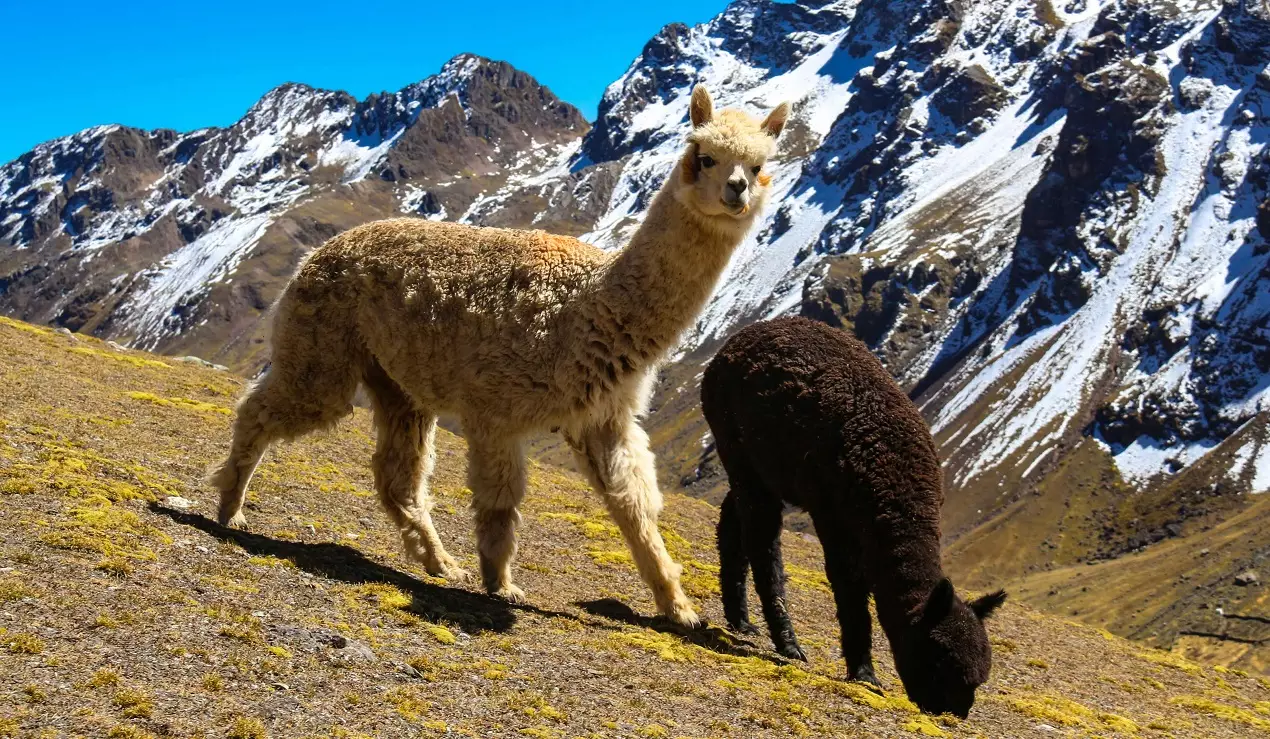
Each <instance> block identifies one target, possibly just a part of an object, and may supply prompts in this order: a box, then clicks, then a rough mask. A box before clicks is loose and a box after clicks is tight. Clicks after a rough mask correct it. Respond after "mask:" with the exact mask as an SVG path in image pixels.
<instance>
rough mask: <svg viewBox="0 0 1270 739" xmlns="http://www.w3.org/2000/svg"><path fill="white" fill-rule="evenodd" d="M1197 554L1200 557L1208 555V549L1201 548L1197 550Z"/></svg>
mask: <svg viewBox="0 0 1270 739" xmlns="http://www.w3.org/2000/svg"><path fill="white" fill-rule="evenodd" d="M1199 556H1201V557H1207V556H1208V550H1207V549H1201V550H1199Z"/></svg>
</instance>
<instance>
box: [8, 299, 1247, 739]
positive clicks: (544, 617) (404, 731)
mask: <svg viewBox="0 0 1270 739" xmlns="http://www.w3.org/2000/svg"><path fill="white" fill-rule="evenodd" d="M241 384H242V383H241V380H239V379H238V378H235V377H234V376H232V375H229V374H227V373H223V372H217V371H214V370H211V369H206V368H204V367H201V366H197V365H193V364H185V363H182V362H179V361H177V360H173V359H169V358H160V357H153V356H150V355H145V354H141V353H136V352H128V351H121V350H118V349H116V348H113V347H111V346H108V345H107V344H105V343H103V342H100V341H97V340H95V339H90V338H85V337H79V336H68V335H65V334H61V333H58V332H54V331H51V330H48V329H44V328H38V327H34V326H29V325H27V324H22V323H18V322H15V321H10V320H8V319H0V403H2V407H0V671H3V676H2V677H0V737H5V736H33V737H34V736H64V735H65V736H94V737H124V738H127V737H146V736H190V737H194V736H209V737H210V736H218V737H226V736H227V737H233V738H235V739H247V738H254V737H263V736H274V737H293V736H295V737H299V736H305V737H309V736H315V737H316V736H330V737H362V736H378V737H398V736H410V737H434V736H470V737H522V736H524V737H538V738H539V739H549V738H554V739H566V738H567V739H572V738H574V737H654V738H655V737H666V738H668V739H670V738H674V737H692V738H694V739H703V738H704V737H738V738H739V737H790V736H833V737H908V736H912V735H918V736H954V737H972V736H977V737H1031V736H1038V737H1039V736H1077V737H1092V736H1106V737H1112V736H1128V737H1132V736H1141V737H1162V736H1175V737H1248V736H1256V735H1262V734H1268V733H1270V683H1268V682H1267V681H1266V680H1265V679H1264V678H1258V677H1254V676H1249V675H1246V674H1243V673H1239V672H1238V671H1234V670H1227V669H1223V668H1213V667H1206V666H1201V665H1199V664H1196V663H1193V662H1190V661H1187V660H1185V659H1182V658H1181V657H1179V656H1176V655H1173V654H1170V653H1167V652H1160V651H1156V650H1152V649H1148V648H1145V647H1142V646H1139V645H1136V644H1134V643H1131V642H1128V641H1125V640H1122V639H1120V638H1117V637H1114V636H1112V635H1110V634H1108V633H1106V632H1102V631H1099V630H1095V629H1092V628H1090V627H1088V626H1083V625H1079V624H1075V623H1071V622H1067V621H1063V620H1060V619H1056V618H1054V617H1051V616H1047V615H1043V614H1041V613H1038V612H1036V611H1034V610H1031V609H1028V608H1025V607H1022V606H1018V605H1014V604H1008V605H1007V606H1006V607H1005V608H1004V609H1003V612H1002V613H1001V615H1000V616H999V617H997V618H995V619H994V620H993V621H992V622H991V624H990V632H991V634H992V640H993V645H994V662H995V664H994V668H993V675H992V679H991V680H990V681H989V682H988V684H986V685H985V686H984V687H983V688H981V690H980V692H979V701H978V703H977V704H976V707H975V709H974V711H973V712H972V713H971V716H970V718H969V719H968V720H966V721H964V722H958V721H956V720H955V719H953V718H951V717H930V716H925V715H922V714H920V713H918V712H917V711H916V709H915V708H914V707H913V706H912V704H910V703H909V702H908V701H907V700H906V699H905V698H904V694H903V690H902V688H901V686H900V684H899V682H898V680H897V678H896V677H895V674H894V671H893V668H892V665H891V662H890V653H889V649H888V648H887V645H886V643H885V640H884V639H882V637H881V636H880V635H879V636H878V637H877V643H876V644H875V654H876V656H877V658H878V662H879V673H880V677H881V679H882V681H883V682H884V684H885V685H886V686H887V693H886V695H885V696H879V695H876V694H874V693H872V692H870V691H868V690H867V689H865V688H864V687H862V686H860V685H857V684H853V683H848V682H845V681H844V679H843V677H844V674H845V669H844V665H843V663H842V661H841V659H840V657H839V653H838V647H837V641H838V637H837V627H836V623H835V621H834V617H833V604H832V596H831V594H830V592H829V590H828V587H827V585H826V581H825V579H824V576H823V574H822V569H821V560H820V554H819V547H818V545H817V544H816V542H815V541H814V540H811V539H809V538H807V537H805V536H804V535H801V534H794V533H789V534H787V535H786V539H785V549H786V559H787V562H788V564H789V568H788V569H789V575H790V581H791V582H790V590H791V593H790V600H791V604H790V607H791V611H792V613H793V616H794V620H795V626H796V628H797V629H798V633H799V635H800V638H801V640H802V643H803V645H804V648H805V649H806V651H807V653H808V656H809V658H810V662H809V663H808V664H802V663H797V664H790V663H787V662H785V661H783V660H782V659H780V658H779V657H777V656H776V655H775V654H774V653H773V652H772V651H771V649H770V643H769V642H768V640H767V638H766V637H765V636H764V637H760V638H753V639H748V640H740V639H736V638H733V637H732V636H730V635H729V634H728V633H727V632H726V631H724V630H722V629H720V628H718V627H716V626H712V627H709V628H705V629H702V630H700V631H697V632H693V633H679V632H677V631H676V630H675V629H673V628H671V627H670V626H669V625H668V624H666V623H665V622H663V621H661V620H659V619H657V618H654V617H653V614H654V610H653V607H652V602H651V598H650V597H649V595H648V592H647V590H646V588H645V587H644V586H643V584H642V583H641V582H640V580H639V578H638V576H637V575H636V573H635V570H634V568H633V565H632V562H631V559H630V556H629V554H627V552H626V549H625V547H624V545H623V543H622V541H621V539H620V537H619V536H618V534H617V530H616V528H615V527H614V526H612V524H611V523H609V521H608V519H607V517H606V514H605V513H604V511H603V509H602V507H601V506H600V503H599V500H598V499H597V498H596V497H595V496H594V495H593V494H591V493H590V492H589V491H588V489H587V487H586V485H585V484H584V483H583V482H582V480H581V479H580V478H579V477H578V476H576V475H575V474H573V473H572V472H570V471H565V470H560V469H556V468H551V467H545V466H537V465H536V466H534V467H533V470H532V475H531V490H530V494H529V498H528V501H527V504H526V509H525V511H524V514H525V515H524V526H523V528H522V532H521V533H522V536H521V552H520V556H519V559H518V561H517V565H516V568H515V572H516V576H517V578H518V583H519V584H520V585H521V586H522V587H524V588H525V590H526V592H527V593H528V596H529V604H528V605H524V606H511V605H508V604H506V603H503V602H501V601H497V600H493V599H491V598H488V597H486V596H485V595H484V594H483V593H481V592H480V591H479V589H478V588H476V587H474V586H473V585H471V584H455V583H447V582H445V581H444V580H441V579H438V578H433V577H429V576H427V575H426V574H424V573H423V571H422V570H421V569H419V568H418V567H416V566H415V565H414V564H413V563H411V562H410V561H408V560H406V559H405V558H404V557H403V556H402V554H401V552H400V550H399V547H398V543H397V536H396V534H395V532H394V531H393V530H392V529H391V527H390V526H389V524H388V522H387V518H386V516H384V515H383V514H382V513H381V512H380V511H379V510H378V508H377V504H376V502H375V500H374V496H373V493H372V487H371V480H370V478H369V470H368V464H367V463H368V461H369V458H370V455H371V450H372V446H373V439H372V436H371V433H372V432H371V430H370V425H369V423H368V420H369V419H368V417H367V415H366V413H365V412H364V411H360V410H359V411H357V412H356V413H355V414H354V415H353V416H352V417H351V418H349V419H348V420H346V421H344V422H343V423H341V424H340V426H339V427H338V428H337V429H336V430H335V431H332V432H330V433H327V434H324V435H320V436H315V437H311V438H309V439H306V440H303V441H301V442H299V443H295V444H291V445H286V446H282V447H278V448H276V449H274V450H273V451H272V452H271V453H270V454H269V455H268V457H267V458H266V462H265V464H263V465H262V467H261V469H260V472H259V473H258V475H257V477H256V480H255V482H254V483H253V489H252V493H251V496H250V499H249V503H248V508H247V515H248V519H249V523H250V530H249V531H246V532H240V531H233V530H228V529H225V528H222V527H220V526H219V525H217V524H216V523H215V522H214V521H213V520H211V519H210V518H209V516H210V515H211V514H212V513H213V510H214V501H213V500H212V498H211V495H210V493H209V491H208V490H207V488H206V487H205V486H204V485H203V484H202V482H201V478H202V476H203V474H204V472H205V471H206V469H207V467H208V466H209V464H211V463H212V462H213V461H214V460H215V459H216V458H217V457H218V456H220V455H221V454H222V453H223V451H224V448H225V444H226V442H227V439H228V429H229V423H230V420H231V411H230V409H231V407H232V404H233V401H234V398H235V397H236V395H237V394H238V393H239V391H240V388H241ZM439 444H440V446H439V454H438V464H437V475H436V478H435V480H434V485H433V489H434V491H435V493H436V496H437V507H436V510H435V511H434V515H435V518H436V521H437V525H438V528H439V529H440V530H441V532H442V536H443V537H444V539H445V541H446V544H447V547H448V548H449V550H450V552H451V553H452V554H454V555H455V556H456V557H459V559H460V560H461V561H462V562H464V563H465V565H468V566H474V565H475V556H474V553H473V543H472V535H471V523H470V514H469V512H468V510H467V503H468V496H469V493H468V492H467V491H466V490H465V489H464V487H463V479H464V467H465V462H464V446H463V442H462V440H461V439H459V438H458V437H455V436H453V435H451V434H447V433H444V432H442V433H441V434H440V440H439ZM667 497H668V500H667V510H666V513H665V515H664V517H663V526H662V528H663V531H664V533H665V536H666V538H667V541H668V545H669V546H670V548H671V550H672V553H673V555H674V556H675V557H676V558H677V559H678V560H679V561H680V562H682V563H683V564H684V568H685V578H684V579H685V586H686V589H687V590H688V592H689V594H690V595H691V596H692V597H693V598H695V599H696V600H697V601H698V602H699V604H700V608H701V612H702V613H703V615H704V616H705V617H706V618H708V619H709V621H710V622H711V623H713V624H717V623H720V622H722V611H721V607H720V604H719V600H718V586H717V582H716V578H717V567H716V562H717V560H716V556H715V552H714V544H713V527H714V523H715V520H716V516H717V511H716V509H714V508H713V507H711V506H709V505H707V504H705V503H702V502H700V501H696V500H693V499H689V498H685V497H682V496H678V495H669V496H667ZM755 610H757V609H755ZM755 615H756V616H757V615H758V614H757V612H756V614H755Z"/></svg>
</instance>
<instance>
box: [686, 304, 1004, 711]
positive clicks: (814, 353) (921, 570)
mask: <svg viewBox="0 0 1270 739" xmlns="http://www.w3.org/2000/svg"><path fill="white" fill-rule="evenodd" d="M701 404H702V410H703V412H704V413H705V417H706V420H707V421H708V422H709V423H710V429H711V431H712V432H713V433H714V438H715V441H716V443H717V445H718V451H719V459H720V460H721V461H722V462H723V466H724V468H725V469H726V470H727V473H728V480H729V483H730V484H731V490H730V491H729V492H728V495H727V497H726V498H725V499H724V501H723V510H722V512H721V515H720V518H719V531H718V535H719V538H718V542H719V569H720V579H721V581H722V591H723V608H724V613H725V614H726V616H727V620H728V624H729V625H730V626H731V627H733V628H734V629H737V630H742V631H751V632H752V631H753V629H754V627H753V626H751V625H750V624H749V617H748V613H747V609H746V603H745V600H746V598H745V572H746V568H747V566H748V567H750V568H752V569H753V571H754V585H755V589H756V590H757V591H758V594H759V599H760V600H761V601H762V604H763V616H764V618H765V619H766V620H767V624H768V628H769V630H770V631H771V635H772V641H773V642H774V643H775V645H776V649H777V651H779V652H780V653H781V654H783V655H785V656H786V657H790V658H796V659H806V658H805V657H804V656H803V653H802V650H801V648H800V647H799V646H798V641H797V640H796V639H795V637H794V629H793V626H792V625H791V624H790V621H789V614H788V612H786V610H785V586H784V572H783V566H782V564H781V549H780V530H781V512H782V506H783V504H784V503H791V504H793V505H796V506H798V507H799V508H802V509H803V510H806V511H807V512H808V513H810V514H811V517H812V521H813V523H814V524H815V527H816V533H817V535H818V536H819V537H820V542H821V546H822V547H823V548H824V552H825V570H826V574H827V575H828V577H829V584H830V585H831V586H832V587H833V595H834V601H835V602H836V604H837V607H838V623H839V625H840V626H841V628H842V655H843V657H844V658H845V659H846V661H847V669H848V673H849V674H850V677H851V678H852V679H853V680H861V681H864V682H868V683H872V684H873V685H875V686H877V687H881V685H880V684H879V683H878V681H877V678H876V676H875V675H874V673H873V656H872V638H871V634H870V630H871V625H870V621H869V593H873V596H874V601H875V605H876V607H877V612H878V620H879V621H880V622H881V623H882V628H883V630H884V631H885V632H886V636H887V639H888V640H889V641H890V642H891V651H892V652H893V653H894V655H895V668H896V670H897V671H898V672H899V675H900V679H901V680H902V681H903V683H904V689H905V690H906V691H907V692H908V695H909V698H911V699H912V700H913V702H914V703H916V704H917V705H918V706H919V707H920V708H922V709H923V710H925V711H929V712H932V713H944V712H949V713H955V714H957V715H959V716H961V717H963V718H964V717H965V716H966V715H967V714H968V713H969V711H970V706H971V705H972V704H973V703H974V691H975V688H976V687H978V686H979V685H980V684H982V683H983V682H984V681H985V680H987V679H988V670H989V668H990V667H991V665H992V650H991V648H990V647H989V645H988V635H987V633H986V631H985V630H984V627H983V623H982V622H983V620H984V619H985V618H987V616H988V615H989V614H991V613H992V612H993V611H994V610H995V609H996V608H997V607H998V606H1000V605H1001V603H1002V602H1003V601H1004V600H1005V593H1004V592H996V593H993V594H992V595H988V596H984V597H983V598H980V599H979V600H976V601H973V602H971V603H969V604H967V603H964V602H962V600H961V599H960V598H958V597H957V596H956V595H955V594H954V593H953V586H952V583H950V582H949V581H948V579H947V578H946V577H944V573H943V570H942V569H941V568H940V563H939V509H940V506H941V505H942V504H943V500H944V494H943V486H942V483H941V479H942V474H941V470H940V466H939V459H938V457H937V456H936V453H935V444H934V441H933V440H932V439H931V436H930V430H929V429H928V428H927V426H926V422H925V421H924V420H922V417H921V415H920V414H918V412H917V408H916V407H915V406H914V405H913V403H912V401H910V400H909V399H908V396H906V395H905V394H904V392H903V391H902V390H900V388H899V386H897V385H896V384H895V381H894V380H892V379H891V377H890V375H888V374H887V373H886V370H885V369H883V367H882V364H881V363H880V362H878V360H877V358H875V357H874V356H873V355H872V354H871V353H869V350H868V348H867V347H865V346H864V344H861V343H860V342H859V341H857V340H856V339H855V338H853V337H851V336H849V335H847V334H846V333H845V332H842V331H838V330H836V329H832V328H830V327H828V326H825V325H824V324H820V323H816V322H814V321H810V320H807V319H805V318H782V319H777V320H774V321H768V322H764V323H758V324H754V325H752V326H749V327H747V328H745V329H743V330H741V331H740V332H738V333H737V334H736V335H735V336H733V337H732V338H731V339H729V340H728V342H727V343H726V344H725V345H724V346H723V349H722V350H720V351H719V353H718V355H717V356H716V357H715V358H714V359H713V360H712V361H711V362H710V366H709V367H707V368H706V372H705V378H704V379H703V381H702V385H701Z"/></svg>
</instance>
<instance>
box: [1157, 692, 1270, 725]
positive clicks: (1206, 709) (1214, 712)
mask: <svg viewBox="0 0 1270 739" xmlns="http://www.w3.org/2000/svg"><path fill="white" fill-rule="evenodd" d="M1169 703H1172V704H1173V705H1175V706H1179V707H1181V708H1185V709H1187V710H1189V711H1194V712H1195V713H1202V714H1205V715H1208V716H1213V717H1214V718H1220V719H1225V720H1226V721H1233V722H1235V723H1238V724H1243V725H1245V726H1251V727H1253V728H1255V729H1260V730H1261V731H1270V721H1267V720H1266V719H1263V718H1261V717H1259V716H1258V715H1257V714H1255V713H1253V712H1252V711H1249V710H1246V709H1243V708H1238V707H1236V706H1231V705H1227V704H1225V703H1218V702H1217V701H1215V700H1213V699H1211V698H1205V697H1204V696H1201V695H1179V696H1176V697H1173V698H1170V699H1169Z"/></svg>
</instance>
